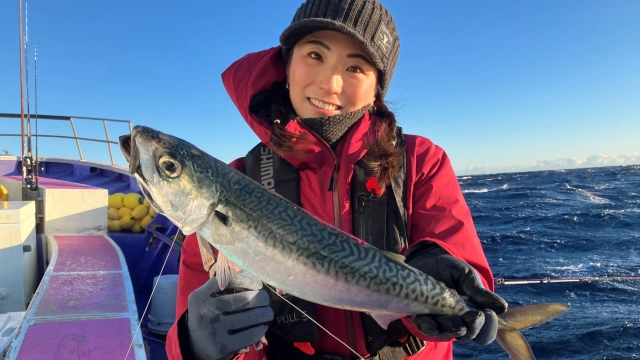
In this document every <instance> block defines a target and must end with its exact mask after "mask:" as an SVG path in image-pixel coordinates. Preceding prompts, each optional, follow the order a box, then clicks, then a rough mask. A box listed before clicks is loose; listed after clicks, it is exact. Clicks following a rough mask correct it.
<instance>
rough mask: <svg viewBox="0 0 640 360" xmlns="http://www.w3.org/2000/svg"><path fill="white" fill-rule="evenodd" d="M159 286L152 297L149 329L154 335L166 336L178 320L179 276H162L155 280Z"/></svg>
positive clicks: (154, 282)
mask: <svg viewBox="0 0 640 360" xmlns="http://www.w3.org/2000/svg"><path fill="white" fill-rule="evenodd" d="M156 282H158V286H157V287H156V290H155V291H154V293H153V296H152V297H151V310H150V311H149V322H148V323H147V328H148V329H149V331H151V332H152V333H154V334H159V335H166V334H167V333H168V332H169V329H170V328H171V326H172V325H173V323H174V322H175V319H176V300H177V297H178V275H161V276H160V280H159V281H158V276H156V277H155V278H153V284H154V285H155V284H156Z"/></svg>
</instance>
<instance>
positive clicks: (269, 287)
mask: <svg viewBox="0 0 640 360" xmlns="http://www.w3.org/2000/svg"><path fill="white" fill-rule="evenodd" d="M264 285H265V286H266V287H267V288H268V289H269V290H271V291H272V292H273V293H274V294H276V295H278V296H280V298H281V299H282V300H284V301H286V302H287V303H289V305H291V306H292V307H293V308H294V309H296V310H298V311H300V312H301V313H302V316H307V314H306V313H305V312H304V311H302V310H301V309H300V308H299V307H297V306H295V305H293V303H292V302H291V301H289V300H287V299H285V298H284V296H282V295H280V294H278V292H277V291H275V290H274V289H272V288H271V286H269V285H268V284H264ZM307 319H309V320H311V321H312V322H313V323H314V324H316V325H318V327H319V328H320V329H322V330H324V331H326V332H327V334H329V335H331V336H332V337H333V338H334V339H336V340H338V342H340V343H341V344H342V345H344V346H346V347H347V349H349V350H351V352H352V353H354V354H356V356H357V357H358V358H360V359H361V360H365V358H363V357H362V356H360V354H358V353H357V352H356V351H355V350H353V349H352V348H351V347H349V345H347V344H345V343H344V342H343V341H342V340H340V339H338V338H337V337H336V336H335V335H333V334H332V333H330V332H329V330H327V329H325V328H324V327H323V326H322V325H320V324H319V323H318V322H317V321H315V320H313V318H311V317H310V316H307Z"/></svg>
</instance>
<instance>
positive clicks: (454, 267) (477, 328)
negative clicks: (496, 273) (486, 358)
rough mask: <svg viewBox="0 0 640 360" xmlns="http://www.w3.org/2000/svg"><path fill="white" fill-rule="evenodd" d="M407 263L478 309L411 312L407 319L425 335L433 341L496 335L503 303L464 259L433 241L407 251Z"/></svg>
mask: <svg viewBox="0 0 640 360" xmlns="http://www.w3.org/2000/svg"><path fill="white" fill-rule="evenodd" d="M406 262H407V264H409V265H411V266H412V267H414V268H416V269H418V270H420V271H422V272H424V273H425V274H427V275H430V276H431V277H433V278H434V279H435V280H437V281H440V282H442V283H443V284H444V285H445V286H446V287H448V288H450V289H451V290H454V291H455V292H457V293H458V295H460V296H464V297H467V298H468V299H469V301H470V302H471V303H473V304H474V305H475V306H476V307H477V308H478V309H479V310H470V311H468V312H467V313H465V314H463V315H462V316H460V317H458V316H454V315H435V316H432V315H414V316H412V317H411V318H410V320H411V322H412V323H413V324H414V325H415V326H416V327H417V328H418V330H420V331H421V332H422V333H423V334H424V335H426V337H429V338H433V339H434V340H435V341H438V340H440V341H449V340H451V339H453V338H456V339H458V341H460V342H469V341H471V340H473V341H475V342H476V343H478V344H480V345H487V344H489V343H491V342H492V341H493V340H495V338H496V334H497V331H498V316H497V315H500V314H502V313H504V312H505V311H507V303H506V302H505V301H504V300H503V299H502V298H501V297H499V296H498V295H496V294H494V293H492V292H491V291H489V290H487V289H485V288H484V287H483V285H482V282H481V281H480V279H479V277H478V274H477V273H476V271H475V270H474V269H473V268H472V267H471V266H470V265H469V264H467V263H466V262H464V261H462V260H460V259H457V258H455V257H453V256H451V255H449V254H448V253H447V252H446V251H445V250H443V249H442V248H440V247H439V246H437V245H435V244H430V243H426V242H425V243H424V244H419V246H418V247H417V248H415V249H412V250H411V251H410V252H409V253H407V259H406Z"/></svg>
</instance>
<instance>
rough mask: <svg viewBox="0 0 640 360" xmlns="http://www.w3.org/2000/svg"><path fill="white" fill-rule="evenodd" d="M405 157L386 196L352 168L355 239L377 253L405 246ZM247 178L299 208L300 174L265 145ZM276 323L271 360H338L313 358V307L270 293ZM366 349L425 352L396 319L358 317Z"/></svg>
mask: <svg viewBox="0 0 640 360" xmlns="http://www.w3.org/2000/svg"><path fill="white" fill-rule="evenodd" d="M397 129H398V132H397V135H398V136H397V138H398V141H397V143H396V146H397V147H400V146H404V139H403V136H402V128H400V127H397ZM405 159H406V156H405V154H404V153H403V154H402V159H401V162H400V169H399V171H398V172H397V173H396V174H395V175H394V177H393V180H392V182H391V184H388V185H387V186H386V188H385V189H384V191H381V189H378V188H377V185H376V184H377V182H376V181H375V178H374V179H373V180H372V179H371V178H370V177H368V176H367V174H366V170H365V168H364V167H363V165H362V160H361V161H359V162H356V163H355V164H354V176H353V177H352V184H351V185H352V187H351V189H352V190H351V200H352V204H354V205H353V206H352V209H353V229H354V235H355V236H356V237H358V238H360V239H362V240H365V241H366V242H368V243H369V244H371V245H373V246H375V247H377V248H378V249H380V250H384V251H389V252H394V253H399V252H400V251H401V250H402V249H404V248H405V247H406V246H407V244H408V225H407V211H406V208H405V206H404V203H405V202H406V199H405V192H404V187H405V183H404V182H405V174H406V160H405ZM244 164H245V174H246V175H247V176H249V177H250V178H252V179H254V180H255V181H257V182H258V183H261V184H262V185H263V186H265V187H266V188H268V189H269V190H271V191H274V192H276V193H278V194H280V195H281V196H283V197H284V198H285V199H287V200H289V201H291V202H293V203H294V204H297V205H300V193H299V181H300V178H299V174H298V169H296V168H295V167H294V166H293V165H291V164H290V163H289V162H288V161H286V160H285V159H283V158H282V157H280V156H279V155H278V154H276V153H275V152H273V150H271V149H270V148H269V147H267V146H266V145H265V144H263V143H259V144H257V145H256V146H255V147H254V148H253V149H251V150H250V151H249V152H248V153H247V155H246V156H245V159H244ZM269 294H270V297H271V307H272V308H273V310H274V320H273V322H272V323H271V324H270V325H269V331H268V340H269V349H268V351H269V353H268V358H269V359H270V360H271V359H282V360H285V359H286V360H292V359H305V360H306V359H308V360H311V359H326V358H327V357H329V358H333V359H340V357H337V356H335V355H330V354H316V353H314V350H313V349H312V348H311V345H310V343H312V342H314V341H318V339H319V337H318V326H317V325H316V324H315V323H314V322H312V321H309V319H308V318H312V319H314V320H316V321H317V320H318V318H317V314H316V306H317V305H316V304H315V303H312V302H309V301H306V300H303V299H300V298H297V297H294V296H292V295H290V294H285V295H284V297H285V298H286V299H287V300H288V301H290V302H291V303H293V304H294V305H295V306H296V307H298V308H299V309H300V310H302V311H303V312H304V313H305V315H302V314H301V313H300V311H299V310H297V309H295V308H294V307H292V306H291V305H290V304H289V303H287V302H286V301H284V300H282V298H281V297H280V296H278V295H276V294H274V293H273V292H269ZM361 317H362V325H363V328H364V333H365V339H366V346H367V350H368V352H369V353H370V354H375V355H374V356H372V357H371V358H372V359H377V360H400V359H404V358H405V357H407V356H409V355H413V354H415V353H417V352H419V351H420V350H422V349H423V348H424V345H425V343H424V342H423V341H422V340H419V339H417V338H415V337H414V336H413V335H411V334H410V333H409V332H408V331H407V330H406V329H405V328H404V326H403V325H402V324H401V323H400V320H397V321H395V322H392V323H391V324H390V325H389V327H388V329H387V330H384V329H382V327H380V326H379V325H378V323H377V322H376V321H375V320H373V318H372V317H371V316H369V315H367V314H364V313H362V314H361Z"/></svg>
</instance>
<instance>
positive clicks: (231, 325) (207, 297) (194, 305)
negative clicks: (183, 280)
mask: <svg viewBox="0 0 640 360" xmlns="http://www.w3.org/2000/svg"><path fill="white" fill-rule="evenodd" d="M188 301H189V308H188V312H187V317H186V320H187V327H188V329H189V338H190V342H191V349H192V351H193V352H194V353H195V355H197V356H198V357H199V358H201V359H215V360H220V359H227V358H230V357H232V356H233V355H234V354H235V353H237V352H238V351H239V350H241V349H244V348H246V347H247V346H249V345H252V344H255V343H257V342H259V341H260V339H262V337H263V336H264V334H265V333H266V332H267V327H268V324H269V322H271V320H273V309H271V307H270V306H269V294H268V293H267V292H266V290H264V289H262V282H261V281H260V280H259V279H258V278H256V277H254V276H253V275H251V274H249V273H247V272H245V271H241V272H238V273H236V274H234V276H233V279H232V280H231V282H230V283H229V284H228V285H227V287H226V288H225V289H224V291H221V290H220V287H219V286H218V282H217V281H216V279H215V278H211V279H209V280H208V281H207V282H206V283H205V284H204V285H203V286H201V287H200V288H198V289H196V290H194V291H193V292H192V293H191V294H190V295H189V300H188Z"/></svg>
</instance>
